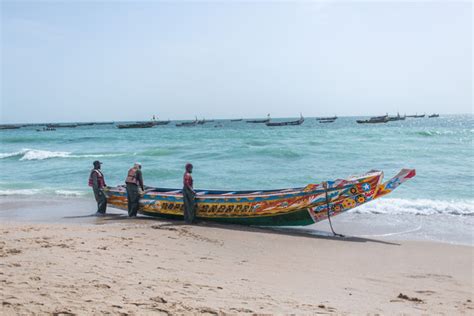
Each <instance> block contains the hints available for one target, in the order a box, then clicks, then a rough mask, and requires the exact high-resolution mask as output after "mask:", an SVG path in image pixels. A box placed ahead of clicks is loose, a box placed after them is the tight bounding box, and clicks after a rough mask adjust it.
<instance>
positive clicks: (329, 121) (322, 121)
mask: <svg viewBox="0 0 474 316" xmlns="http://www.w3.org/2000/svg"><path fill="white" fill-rule="evenodd" d="M335 121H336V120H319V123H323V124H324V123H334V122H335Z"/></svg>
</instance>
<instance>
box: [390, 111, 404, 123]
mask: <svg viewBox="0 0 474 316" xmlns="http://www.w3.org/2000/svg"><path fill="white" fill-rule="evenodd" d="M387 118H388V120H389V121H390V122H392V121H404V120H405V119H406V115H404V116H400V113H397V116H388V117H387Z"/></svg>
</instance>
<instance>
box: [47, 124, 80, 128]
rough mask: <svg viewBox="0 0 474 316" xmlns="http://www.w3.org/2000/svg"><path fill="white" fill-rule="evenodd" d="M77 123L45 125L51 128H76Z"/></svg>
mask: <svg viewBox="0 0 474 316" xmlns="http://www.w3.org/2000/svg"><path fill="white" fill-rule="evenodd" d="M78 126H79V125H78V124H46V127H51V128H76V127H78Z"/></svg>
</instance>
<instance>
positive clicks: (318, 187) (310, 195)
mask: <svg viewBox="0 0 474 316" xmlns="http://www.w3.org/2000/svg"><path fill="white" fill-rule="evenodd" d="M415 175H416V171H415V170H414V169H402V170H401V171H400V172H399V173H398V174H397V175H396V176H395V177H393V178H392V179H390V180H388V181H386V182H383V176H384V174H383V172H382V171H375V170H372V171H369V172H368V173H366V174H363V175H361V176H353V177H348V178H346V179H337V180H334V181H326V182H322V183H319V184H308V185H307V186H305V187H299V188H288V189H280V190H247V191H221V190H196V217H197V219H200V220H205V221H215V222H221V223H229V224H241V225H255V226H305V225H311V224H314V223H317V222H319V221H322V220H324V219H328V218H329V217H332V216H335V215H338V214H342V213H343V212H346V211H348V210H350V209H353V208H355V207H358V206H360V205H363V204H365V203H367V202H370V201H373V200H375V199H378V198H380V197H382V196H385V195H387V194H389V193H391V192H392V191H393V190H395V189H396V188H397V187H398V186H399V185H401V184H402V183H403V182H405V181H407V180H408V179H410V178H413V177H414V176H415ZM104 191H105V194H106V197H107V203H108V205H110V206H112V207H115V208H118V209H122V210H125V211H126V210H127V192H126V188H125V186H124V185H119V186H116V187H106V188H105V190H104ZM139 205H140V206H139V210H138V213H140V214H143V215H148V216H156V217H162V218H171V219H182V218H183V209H184V204H183V193H182V190H181V189H168V188H155V187H145V192H144V194H143V195H142V196H141V197H140V201H139Z"/></svg>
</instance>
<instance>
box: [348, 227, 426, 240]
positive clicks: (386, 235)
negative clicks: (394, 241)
mask: <svg viewBox="0 0 474 316" xmlns="http://www.w3.org/2000/svg"><path fill="white" fill-rule="evenodd" d="M422 227H423V225H422V224H420V226H418V227H417V228H415V229H410V230H406V231H402V232H396V233H388V234H380V235H354V237H364V238H365V237H388V236H396V235H403V234H408V233H413V232H416V231H419V230H421V228H422Z"/></svg>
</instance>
